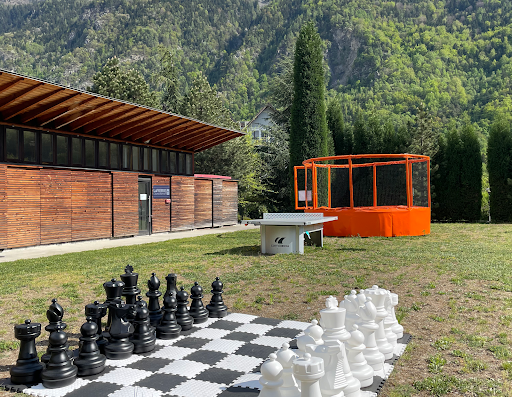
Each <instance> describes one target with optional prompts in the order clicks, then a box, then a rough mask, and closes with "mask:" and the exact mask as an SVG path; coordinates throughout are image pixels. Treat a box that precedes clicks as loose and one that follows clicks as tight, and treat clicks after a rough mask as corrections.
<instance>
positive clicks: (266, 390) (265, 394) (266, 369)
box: [258, 353, 283, 397]
mask: <svg viewBox="0 0 512 397" xmlns="http://www.w3.org/2000/svg"><path fill="white" fill-rule="evenodd" d="M268 358H269V359H268V360H267V361H265V362H264V363H263V364H262V365H261V377H260V381H259V382H260V383H261V386H263V387H262V389H261V391H260V394H258V396H259V397H281V392H280V391H279V387H281V385H282V384H283V378H282V376H283V366H282V365H281V364H280V363H279V362H278V361H276V359H277V356H276V355H275V353H272V354H270V356H269V357H268Z"/></svg>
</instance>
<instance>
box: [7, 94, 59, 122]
mask: <svg viewBox="0 0 512 397" xmlns="http://www.w3.org/2000/svg"><path fill="white" fill-rule="evenodd" d="M64 90H65V88H59V89H58V90H57V91H53V92H52V93H51V94H49V95H48V94H44V95H41V96H38V97H37V98H34V99H32V100H31V101H28V102H24V103H22V104H20V105H18V106H16V107H15V108H14V109H12V110H10V111H9V112H6V114H5V116H4V120H9V119H11V118H13V117H14V116H17V115H18V114H20V113H23V112H24V111H26V110H27V109H30V108H31V107H34V106H36V105H37V104H38V103H41V102H43V101H46V100H48V99H50V98H51V97H53V96H55V95H57V94H60V93H61V92H62V91H64Z"/></svg>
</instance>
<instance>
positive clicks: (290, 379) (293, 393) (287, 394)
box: [276, 343, 300, 397]
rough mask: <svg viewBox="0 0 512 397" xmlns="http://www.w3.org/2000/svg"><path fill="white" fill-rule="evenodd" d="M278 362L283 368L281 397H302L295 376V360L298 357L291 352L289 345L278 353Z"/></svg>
mask: <svg viewBox="0 0 512 397" xmlns="http://www.w3.org/2000/svg"><path fill="white" fill-rule="evenodd" d="M276 356H277V361H278V362H279V364H281V365H282V366H283V376H282V379H283V384H282V385H281V387H280V388H279V391H280V392H281V394H280V395H281V397H300V389H299V386H298V385H297V382H296V381H295V377H294V376H293V360H295V359H296V358H297V357H298V356H297V355H296V354H295V353H294V352H293V351H291V350H290V345H289V344H288V343H283V347H281V349H280V350H279V351H278V352H277V353H276Z"/></svg>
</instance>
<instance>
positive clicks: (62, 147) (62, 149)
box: [57, 135, 69, 165]
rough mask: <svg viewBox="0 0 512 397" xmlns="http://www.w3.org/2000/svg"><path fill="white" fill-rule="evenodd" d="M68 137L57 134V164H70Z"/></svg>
mask: <svg viewBox="0 0 512 397" xmlns="http://www.w3.org/2000/svg"><path fill="white" fill-rule="evenodd" d="M68 162H69V160H68V137H67V136H62V135H57V164H59V165H68Z"/></svg>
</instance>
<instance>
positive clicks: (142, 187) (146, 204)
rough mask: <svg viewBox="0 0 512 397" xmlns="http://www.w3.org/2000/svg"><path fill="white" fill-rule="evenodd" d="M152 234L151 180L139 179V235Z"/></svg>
mask: <svg viewBox="0 0 512 397" xmlns="http://www.w3.org/2000/svg"><path fill="white" fill-rule="evenodd" d="M141 234H151V179H145V178H139V235H141Z"/></svg>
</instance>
